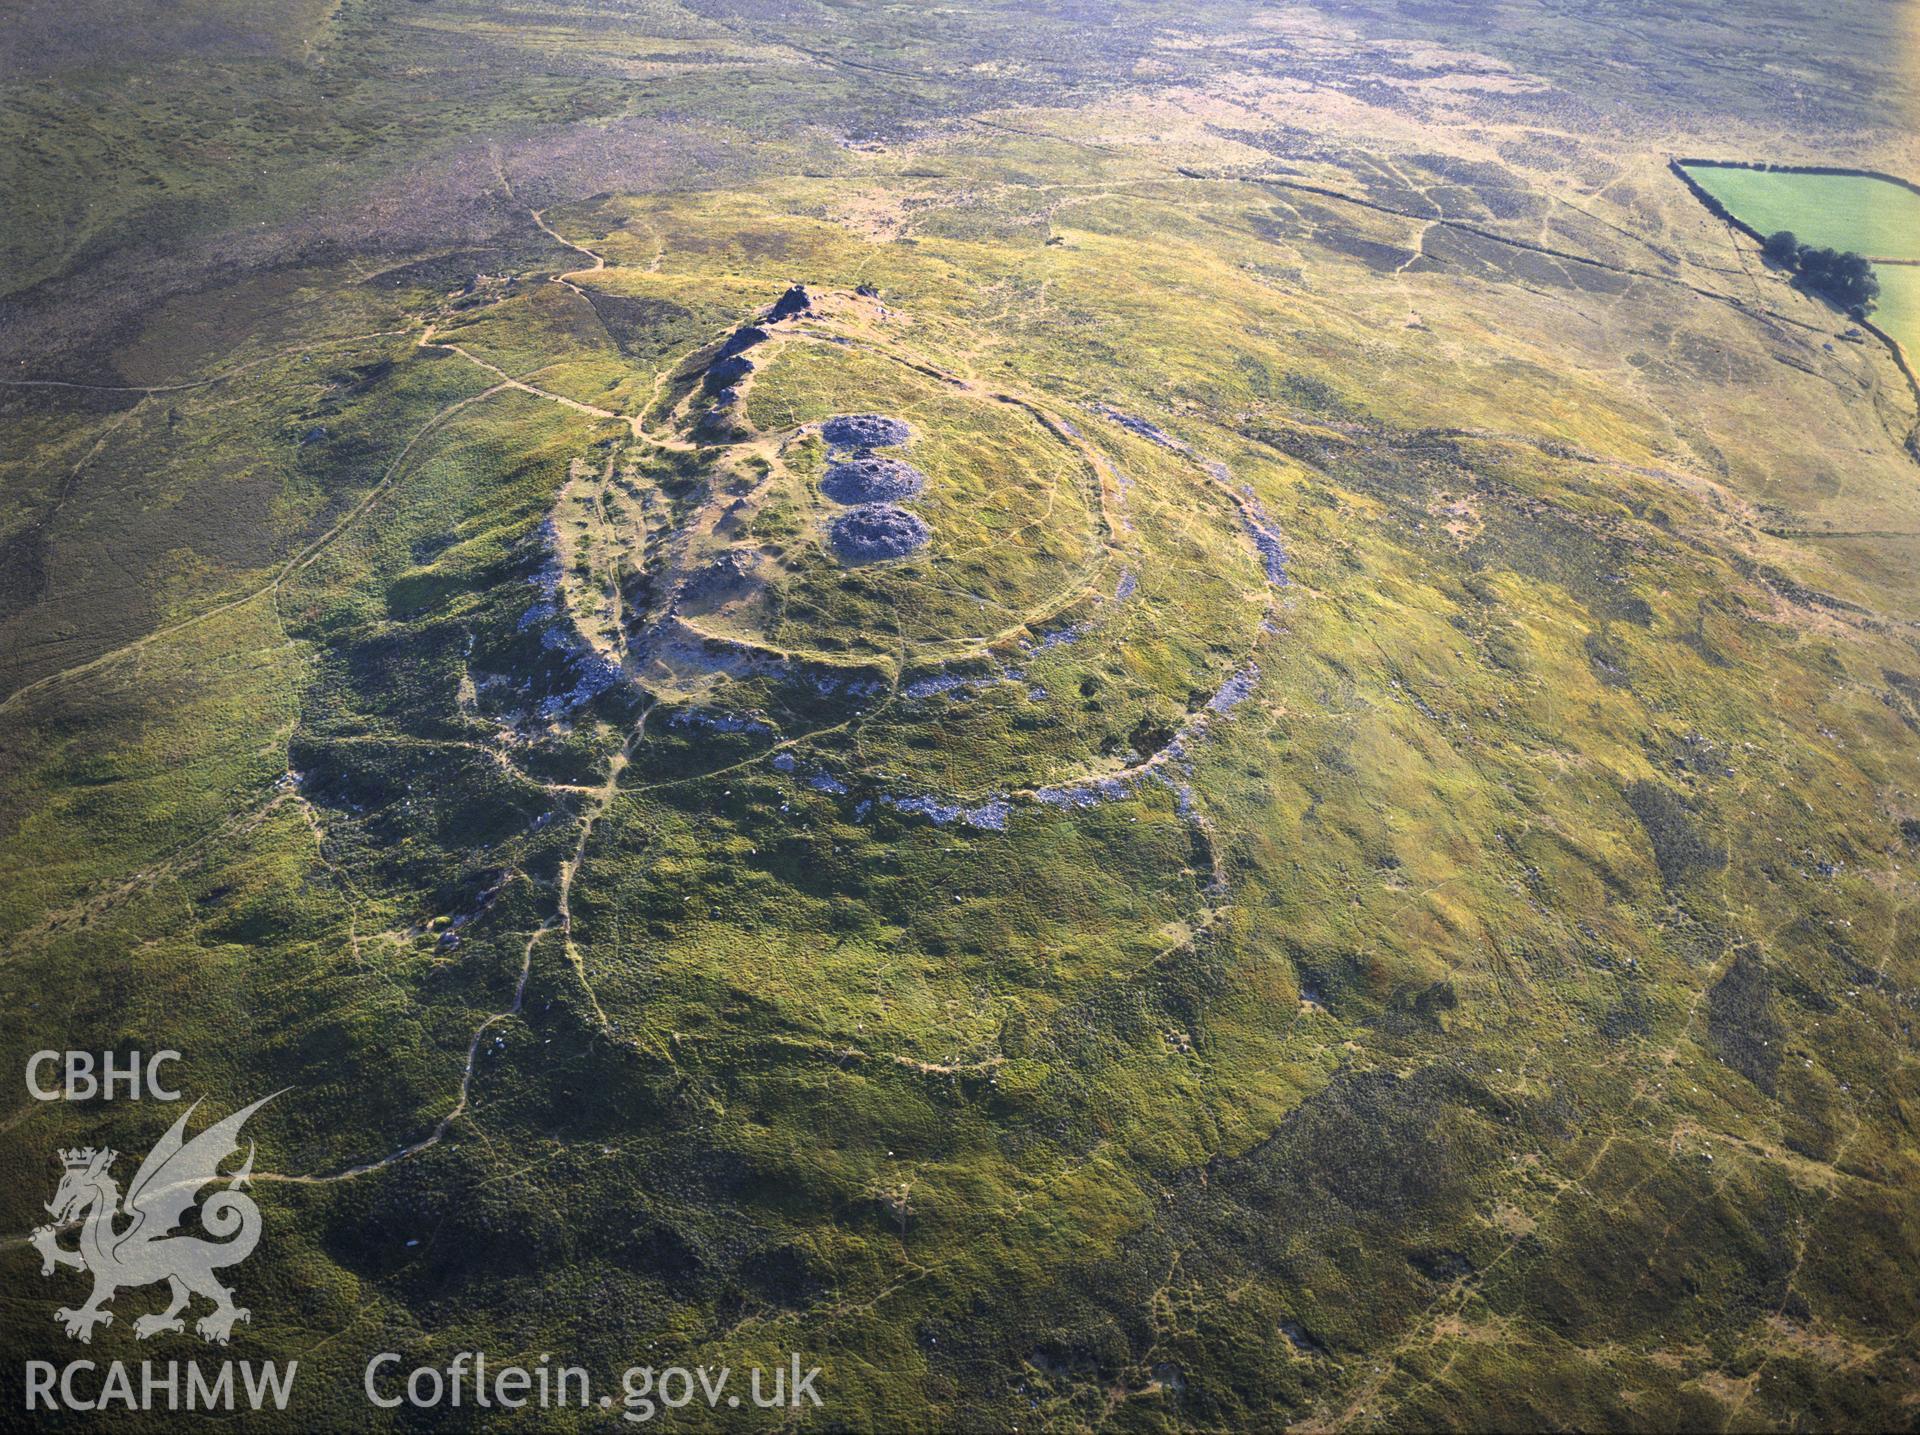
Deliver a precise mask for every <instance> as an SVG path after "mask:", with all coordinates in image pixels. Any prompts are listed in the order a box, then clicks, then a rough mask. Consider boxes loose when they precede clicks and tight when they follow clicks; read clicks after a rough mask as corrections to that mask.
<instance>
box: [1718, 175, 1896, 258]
mask: <svg viewBox="0 0 1920 1435" xmlns="http://www.w3.org/2000/svg"><path fill="white" fill-rule="evenodd" d="M1684 168H1685V169H1686V171H1687V173H1688V174H1689V175H1691V176H1692V177H1693V180H1694V182H1695V183H1696V184H1698V185H1699V186H1700V187H1701V188H1702V189H1704V190H1706V191H1707V193H1708V194H1711V195H1712V196H1713V197H1714V198H1715V199H1717V200H1719V201H1720V202H1721V203H1722V204H1724V205H1725V206H1726V207H1727V210H1728V211H1729V212H1730V213H1731V214H1732V215H1733V216H1734V217H1735V218H1736V219H1738V220H1739V221H1740V222H1741V223H1742V224H1748V225H1751V226H1752V227H1753V228H1754V229H1756V230H1758V231H1759V232H1760V233H1762V234H1773V233H1775V232H1777V231H1779V230H1782V229H1788V230H1792V231H1793V233H1794V235H1795V236H1796V237H1797V238H1798V239H1799V240H1800V242H1801V243H1802V244H1812V245H1815V246H1817V247H1820V248H1824V249H1838V250H1840V251H1842V252H1844V253H1853V254H1862V255H1865V256H1866V257H1867V258H1869V259H1920V194H1916V193H1915V192H1914V191H1913V190H1911V189H1908V188H1907V187H1906V186H1904V185H1899V184H1894V183H1892V182H1890V181H1888V180H1884V179H1879V178H1876V177H1874V176H1872V175H1864V174H1800V173H1797V172H1795V171H1792V170H1782V169H1742V168H1738V167H1736V166H1732V165H1704V164H1690V165H1686V166H1684ZM1882 282H1883V283H1884V282H1885V281H1884V280H1883V281H1882Z"/></svg>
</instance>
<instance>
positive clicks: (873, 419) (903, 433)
mask: <svg viewBox="0 0 1920 1435" xmlns="http://www.w3.org/2000/svg"><path fill="white" fill-rule="evenodd" d="M820 437H822V438H824V439H825V440H826V441H827V444H828V446H829V447H830V448H856V449H868V448H895V447H898V446H899V445H900V444H903V443H905V442H906V441H907V440H908V439H910V438H912V437H913V430H912V429H910V428H908V427H907V426H906V424H905V423H904V422H903V421H902V420H900V419H890V418H888V417H887V416H886V415H885V414H837V415H835V416H834V417H833V418H830V419H828V420H827V421H826V422H825V423H823V424H821V425H820Z"/></svg>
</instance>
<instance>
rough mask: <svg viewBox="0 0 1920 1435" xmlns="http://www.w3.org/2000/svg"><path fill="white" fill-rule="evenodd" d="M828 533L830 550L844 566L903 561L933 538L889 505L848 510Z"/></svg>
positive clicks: (908, 515)
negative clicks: (838, 556) (902, 559)
mask: <svg viewBox="0 0 1920 1435" xmlns="http://www.w3.org/2000/svg"><path fill="white" fill-rule="evenodd" d="M828 531H829V532H830V533H831V534H832V537H833V546H834V550H835V551H836V552H837V553H839V555H840V557H841V559H842V560H843V561H845V562H848V563H878V562H881V561H883V560H885V559H888V558H904V557H905V556H906V555H907V554H909V553H911V552H913V551H914V550H915V549H917V548H921V547H923V546H925V544H926V542H927V540H928V539H930V538H931V537H932V536H933V531H932V530H931V529H929V528H928V527H927V525H926V524H925V523H924V522H922V521H921V519H920V518H919V517H918V516H917V515H915V514H911V513H909V512H907V510H906V509H904V508H896V507H894V505H893V504H891V503H864V504H862V505H860V507H858V508H854V509H850V510H848V511H847V512H846V513H843V514H841V515H840V517H838V518H836V519H834V521H833V524H832V526H831V528H830V529H829V530H828Z"/></svg>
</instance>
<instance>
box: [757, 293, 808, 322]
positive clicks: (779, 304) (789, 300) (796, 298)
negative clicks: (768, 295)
mask: <svg viewBox="0 0 1920 1435" xmlns="http://www.w3.org/2000/svg"><path fill="white" fill-rule="evenodd" d="M812 310H813V296H812V295H811V294H809V293H807V286H806V285H804V284H796V285H794V286H793V287H792V288H791V289H789V290H787V292H786V293H784V294H782V295H781V296H780V297H779V298H778V299H776V300H774V302H773V307H772V308H771V309H769V310H767V318H768V319H770V320H772V321H774V322H776V323H777V322H779V321H780V320H781V319H791V318H793V317H794V316H795V315H798V314H807V313H811V312H812Z"/></svg>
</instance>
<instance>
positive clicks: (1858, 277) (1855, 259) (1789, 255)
mask: <svg viewBox="0 0 1920 1435" xmlns="http://www.w3.org/2000/svg"><path fill="white" fill-rule="evenodd" d="M1760 252H1761V253H1762V254H1764V255H1766V257H1767V259H1768V261H1769V262H1770V263H1773V264H1777V265H1779V266H1780V267H1781V268H1782V269H1788V270H1791V271H1792V272H1793V275H1794V283H1796V284H1798V285H1799V286H1800V287H1801V288H1803V289H1807V290H1810V291H1812V292H1813V293H1816V294H1819V295H1821V296H1823V297H1825V298H1827V299H1831V300H1832V301H1833V302H1834V303H1835V304H1838V305H1839V306H1840V307H1841V308H1842V309H1845V310H1846V311H1847V312H1848V313H1849V314H1851V315H1853V317H1854V318H1856V319H1859V318H1864V317H1865V316H1866V312H1867V308H1868V306H1870V305H1871V304H1872V303H1873V301H1874V300H1875V299H1878V298H1879V297H1880V281H1879V280H1878V279H1876V278H1875V277H1874V273H1873V266H1872V265H1871V264H1869V263H1868V262H1867V261H1866V260H1865V259H1863V258H1861V256H1859V255H1858V254H1848V253H1843V252H1842V251H1840V250H1838V249H1817V248H1815V247H1814V246H1813V245H1811V244H1802V243H1801V242H1800V241H1799V240H1798V239H1796V238H1795V237H1794V235H1793V231H1792V230H1790V229H1782V230H1779V231H1778V232H1776V233H1773V234H1769V235H1768V236H1767V238H1766V242H1765V243H1763V244H1762V245H1761V246H1760Z"/></svg>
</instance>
